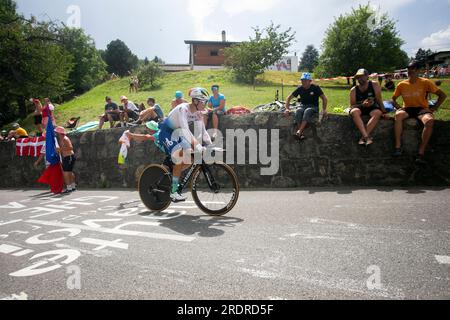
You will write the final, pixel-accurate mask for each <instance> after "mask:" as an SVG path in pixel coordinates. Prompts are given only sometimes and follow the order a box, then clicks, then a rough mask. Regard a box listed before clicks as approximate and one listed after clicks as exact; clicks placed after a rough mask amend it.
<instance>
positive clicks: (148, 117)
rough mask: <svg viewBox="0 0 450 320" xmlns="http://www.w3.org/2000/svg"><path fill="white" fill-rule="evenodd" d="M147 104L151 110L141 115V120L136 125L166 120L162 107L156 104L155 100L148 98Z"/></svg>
mask: <svg viewBox="0 0 450 320" xmlns="http://www.w3.org/2000/svg"><path fill="white" fill-rule="evenodd" d="M147 104H148V106H149V108H148V109H146V110H144V111H142V112H141V113H140V114H139V119H138V120H137V121H136V122H134V124H143V123H144V122H147V121H155V122H160V121H162V120H164V112H163V110H162V109H161V106H160V105H159V104H157V103H156V100H155V98H152V97H150V98H148V99H147Z"/></svg>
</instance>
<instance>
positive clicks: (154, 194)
mask: <svg viewBox="0 0 450 320" xmlns="http://www.w3.org/2000/svg"><path fill="white" fill-rule="evenodd" d="M171 188H172V179H171V177H170V173H169V172H168V171H167V169H166V168H164V167H163V166H161V165H150V166H148V167H147V168H145V169H144V171H143V172H142V174H141V176H140V178H139V183H138V190H139V196H140V197H141V200H142V202H143V203H144V205H145V206H146V207H147V208H148V209H150V210H151V211H164V210H166V209H167V207H169V205H170V203H171V199H170V191H171Z"/></svg>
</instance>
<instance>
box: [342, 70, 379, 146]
mask: <svg viewBox="0 0 450 320" xmlns="http://www.w3.org/2000/svg"><path fill="white" fill-rule="evenodd" d="M355 79H357V81H358V83H359V84H358V85H357V86H355V87H353V88H352V90H351V91H350V108H351V111H350V116H351V117H352V119H353V122H354V123H355V125H356V127H357V128H358V130H359V131H360V132H361V135H362V137H361V139H359V142H358V144H359V145H363V146H368V145H371V144H372V143H373V138H372V136H371V133H372V132H373V130H375V127H376V125H377V123H378V121H379V120H380V118H381V116H382V115H383V114H384V113H386V110H385V109H384V103H383V98H382V96H381V87H380V85H379V84H378V82H374V81H371V80H369V72H368V71H367V70H366V69H359V70H358V72H357V73H356V75H355ZM361 116H370V120H369V122H368V123H367V127H366V126H365V124H364V122H363V120H362V118H361Z"/></svg>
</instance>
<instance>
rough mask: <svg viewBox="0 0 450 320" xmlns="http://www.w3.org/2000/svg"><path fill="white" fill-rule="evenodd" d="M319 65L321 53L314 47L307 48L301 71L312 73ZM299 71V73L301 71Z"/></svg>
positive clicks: (302, 59)
mask: <svg viewBox="0 0 450 320" xmlns="http://www.w3.org/2000/svg"><path fill="white" fill-rule="evenodd" d="M318 64H319V51H318V50H317V49H316V48H314V46H313V45H309V46H307V47H306V50H305V52H304V53H303V55H302V58H301V60H300V70H306V71H308V72H312V71H313V70H314V68H315V67H317V65H318ZM300 70H299V71H300Z"/></svg>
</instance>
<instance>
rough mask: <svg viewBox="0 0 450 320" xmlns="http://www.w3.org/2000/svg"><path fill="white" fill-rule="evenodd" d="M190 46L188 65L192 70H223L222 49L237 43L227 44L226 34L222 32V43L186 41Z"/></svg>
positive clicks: (223, 57)
mask: <svg viewBox="0 0 450 320" xmlns="http://www.w3.org/2000/svg"><path fill="white" fill-rule="evenodd" d="M184 43H186V44H188V45H190V50H189V64H190V66H191V69H192V70H211V69H223V68H224V64H225V56H224V49H225V48H229V47H231V46H232V45H234V44H238V43H239V42H228V41H227V39H226V32H225V31H222V41H196V40H186V41H184Z"/></svg>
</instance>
